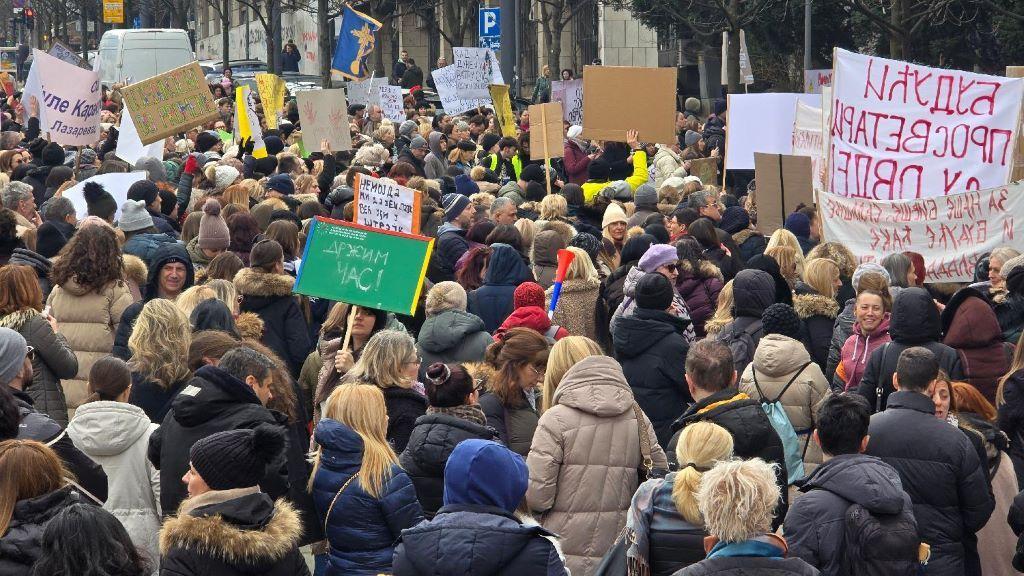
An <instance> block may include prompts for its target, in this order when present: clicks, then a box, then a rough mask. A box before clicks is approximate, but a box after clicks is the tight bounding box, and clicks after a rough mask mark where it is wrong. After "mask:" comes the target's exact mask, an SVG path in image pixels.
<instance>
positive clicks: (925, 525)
mask: <svg viewBox="0 0 1024 576" xmlns="http://www.w3.org/2000/svg"><path fill="white" fill-rule="evenodd" d="M901 295H902V294H901ZM872 360H874V358H872ZM938 373H939V360H938V359H937V358H936V355H935V354H934V353H932V351H931V350H928V349H927V348H923V347H920V346H915V347H912V348H908V349H906V350H904V351H903V352H902V353H901V354H900V355H899V359H898V361H897V363H896V374H895V377H894V378H893V379H892V384H893V388H894V389H895V390H896V391H895V392H893V393H892V394H890V395H889V403H888V407H887V408H886V410H885V411H884V412H880V413H877V414H875V415H874V416H872V417H871V426H870V427H869V428H868V433H869V434H870V436H871V439H870V441H869V442H868V447H867V454H869V455H871V456H876V457H878V458H880V459H882V460H883V461H884V462H886V463H887V464H889V465H890V466H892V467H893V468H895V469H896V471H897V472H898V473H899V475H900V480H901V481H902V482H903V489H904V490H905V491H906V492H907V494H909V495H910V499H911V501H913V503H914V517H915V518H916V519H917V526H918V534H919V535H920V536H921V540H922V541H923V542H926V543H927V544H929V545H930V546H931V560H930V561H929V563H928V569H927V572H928V575H929V576H936V575H938V576H946V575H948V576H953V575H954V574H955V575H957V576H960V575H964V574H967V575H973V574H979V575H980V574H981V569H980V565H979V564H978V557H977V553H976V552H974V553H973V554H969V553H968V549H969V548H970V549H971V550H973V548H974V547H970V546H969V544H968V543H969V542H970V541H971V540H973V539H974V538H975V536H974V534H975V532H977V531H978V530H980V529H981V527H982V526H984V525H985V523H986V522H988V518H989V516H990V515H991V514H992V510H993V508H994V507H995V503H994V500H993V498H992V493H991V492H990V491H989V487H988V482H987V479H986V476H985V469H984V468H982V466H981V463H980V462H979V461H978V454H977V452H976V451H975V449H974V447H973V446H972V445H971V441H970V440H968V439H967V436H965V435H964V433H963V432H961V431H960V430H959V429H957V427H956V426H951V425H950V424H949V423H947V422H945V421H943V420H939V419H938V418H936V417H935V404H934V403H933V402H932V398H931V396H932V392H933V390H934V388H935V386H936V378H937V377H938ZM965 544H967V545H965Z"/></svg>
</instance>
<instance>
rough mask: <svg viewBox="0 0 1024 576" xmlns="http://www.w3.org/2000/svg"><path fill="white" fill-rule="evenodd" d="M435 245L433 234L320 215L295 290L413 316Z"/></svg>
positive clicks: (307, 241)
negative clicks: (378, 226) (426, 234)
mask: <svg viewBox="0 0 1024 576" xmlns="http://www.w3.org/2000/svg"><path fill="white" fill-rule="evenodd" d="M433 248H434V239H433V238H426V237H423V236H414V235H412V234H403V233H401V232H385V231H383V230H375V229H373V228H370V227H367V226H360V225H359V224H352V223H351V222H341V221H339V220H331V219H329V218H324V217H322V216H317V217H316V219H315V220H314V221H313V226H312V228H311V229H310V231H309V238H308V239H307V240H306V247H305V249H304V250H303V252H302V265H301V267H300V268H299V273H298V277H297V278H296V279H295V287H294V288H293V291H294V292H296V293H297V294H305V295H307V296H316V297H318V298H328V299H330V300H337V301H339V302H348V303H349V304H355V305H357V306H365V307H368V308H375V309H377V310H387V311H389V312H395V313H398V314H408V315H409V316H413V315H415V314H416V306H417V304H418V303H419V300H420V291H421V290H422V289H423V278H424V276H426V273H427V263H429V262H430V253H431V251H432V250H433Z"/></svg>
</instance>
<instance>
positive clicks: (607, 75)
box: [531, 66, 676, 144]
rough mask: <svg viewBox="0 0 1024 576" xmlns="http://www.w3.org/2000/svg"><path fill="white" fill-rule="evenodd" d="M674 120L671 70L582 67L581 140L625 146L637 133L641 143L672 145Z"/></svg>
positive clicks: (674, 85)
mask: <svg viewBox="0 0 1024 576" xmlns="http://www.w3.org/2000/svg"><path fill="white" fill-rule="evenodd" d="M531 117H532V115H531ZM675 118H676V69H675V68H634V67H627V66H584V67H583V137H584V138H590V139H592V140H602V141H611V142H625V141H626V131H627V130H637V131H638V132H639V133H640V141H641V142H654V143H657V144H672V143H673V142H675V141H676V123H675Z"/></svg>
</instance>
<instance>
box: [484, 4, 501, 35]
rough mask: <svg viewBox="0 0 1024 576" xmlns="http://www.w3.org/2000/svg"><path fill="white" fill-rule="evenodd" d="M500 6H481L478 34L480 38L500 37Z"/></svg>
mask: <svg viewBox="0 0 1024 576" xmlns="http://www.w3.org/2000/svg"><path fill="white" fill-rule="evenodd" d="M500 10H501V9H500V8H481V9H480V26H479V28H480V29H479V32H480V34H479V36H480V37H481V38H495V37H501V19H500V18H499V17H498V16H499V13H500V12H499V11H500Z"/></svg>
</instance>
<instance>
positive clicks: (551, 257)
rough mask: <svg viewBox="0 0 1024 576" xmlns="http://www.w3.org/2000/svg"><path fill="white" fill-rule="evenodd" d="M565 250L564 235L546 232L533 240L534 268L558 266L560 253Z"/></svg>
mask: <svg viewBox="0 0 1024 576" xmlns="http://www.w3.org/2000/svg"><path fill="white" fill-rule="evenodd" d="M562 248H565V240H564V239H563V237H562V235H561V234H559V233H558V232H556V231H554V230H544V231H543V232H541V233H539V234H537V237H536V238H534V239H533V264H534V266H558V251H559V250H561V249H562Z"/></svg>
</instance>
